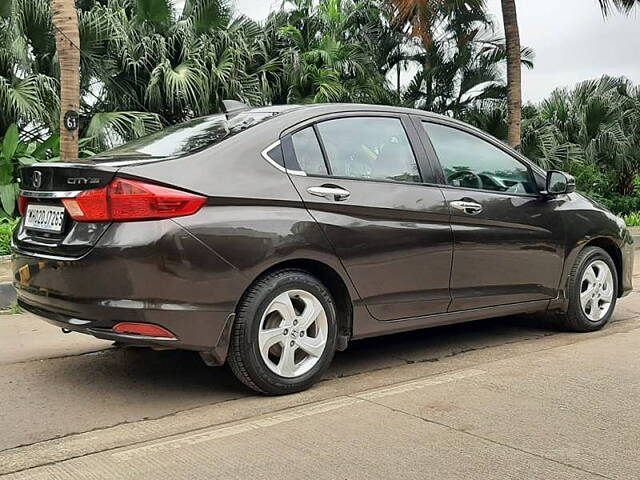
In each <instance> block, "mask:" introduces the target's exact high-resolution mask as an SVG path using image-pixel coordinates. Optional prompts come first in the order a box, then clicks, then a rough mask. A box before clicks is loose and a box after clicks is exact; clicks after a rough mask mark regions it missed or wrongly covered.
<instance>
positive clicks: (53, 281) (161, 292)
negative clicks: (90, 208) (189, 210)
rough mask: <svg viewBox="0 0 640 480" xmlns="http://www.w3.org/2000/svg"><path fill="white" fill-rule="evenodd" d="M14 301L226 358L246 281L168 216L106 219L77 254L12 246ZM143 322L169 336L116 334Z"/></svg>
mask: <svg viewBox="0 0 640 480" xmlns="http://www.w3.org/2000/svg"><path fill="white" fill-rule="evenodd" d="M13 273H14V286H15V287H16V291H17V296H18V304H19V305H20V306H21V307H22V308H24V309H25V310H27V311H29V312H32V313H34V314H36V315H38V316H40V317H42V318H44V319H45V320H46V321H48V322H49V323H52V324H53V325H56V326H58V327H60V328H64V329H68V330H72V331H76V332H81V333H86V334H89V335H93V336H94V337H97V338H101V339H106V340H113V341H118V342H122V343H127V344H135V345H148V346H155V347H159V346H161V347H171V348H180V349H188V350H197V351H206V352H212V353H213V355H214V356H215V357H218V356H220V358H219V359H218V360H219V363H222V362H223V361H224V359H225V358H226V348H227V343H228V333H229V331H230V328H231V325H232V322H233V312H234V310H235V303H236V302H237V300H238V299H239V298H240V296H241V294H242V292H243V291H244V289H245V288H246V280H245V279H244V277H243V276H242V275H241V274H240V273H239V272H238V271H237V270H236V269H234V268H233V267H232V266H231V265H229V263H227V262H225V261H224V260H223V259H221V258H220V257H219V256H218V255H217V254H216V253H215V252H213V251H212V250H211V249H209V248H207V247H206V246H205V245H203V244H202V243H201V242H200V241H198V240H197V239H195V238H194V237H193V236H192V235H191V234H190V233H189V232H187V231H186V230H184V229H183V228H182V227H180V226H179V225H177V224H176V223H175V222H173V221H171V220H165V221H156V222H133V223H122V224H112V225H111V226H110V227H109V229H108V230H107V231H106V232H105V233H104V235H103V236H102V237H101V239H100V240H99V242H98V244H97V245H96V246H95V247H94V248H93V249H92V250H91V251H90V252H88V253H87V254H86V255H84V256H83V257H81V258H55V257H47V256H45V255H38V254H33V255H32V254H30V253H29V252H20V251H16V252H14V254H13ZM120 322H136V323H151V324H155V325H159V326H161V327H163V328H165V329H167V330H169V331H171V332H172V333H173V334H174V335H175V337H176V339H170V340H169V339H163V338H158V337H143V336H136V335H130V334H118V333H116V332H114V331H113V327H114V326H115V325H116V324H117V323H120Z"/></svg>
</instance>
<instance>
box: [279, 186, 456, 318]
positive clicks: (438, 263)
mask: <svg viewBox="0 0 640 480" xmlns="http://www.w3.org/2000/svg"><path fill="white" fill-rule="evenodd" d="M291 179H292V181H293V183H294V185H295V186H296V188H297V190H298V192H299V193H300V196H301V197H302V199H303V201H304V203H305V205H306V207H307V209H308V210H309V212H310V213H311V215H313V217H314V218H315V219H316V221H317V222H318V223H319V224H320V226H321V227H322V229H323V231H324V232H325V233H326V235H327V237H328V239H329V241H330V242H331V244H332V245H333V247H334V248H335V250H336V254H337V255H338V257H339V258H340V260H341V261H342V263H343V264H344V266H345V269H346V270H347V272H348V274H349V276H350V277H351V280H352V281H353V283H354V285H355V287H356V289H357V290H358V293H359V294H360V296H361V297H362V299H363V301H364V303H365V305H366V306H367V309H368V310H369V312H370V313H371V315H372V316H374V317H375V318H377V319H378V320H394V319H398V318H406V317H414V316H421V315H427V314H433V313H442V312H446V311H447V307H448V306H449V302H450V295H449V275H450V270H451V256H452V235H451V227H450V225H449V215H448V210H447V206H446V204H445V201H444V196H443V194H442V191H441V190H440V189H439V188H437V187H430V186H423V185H406V184H393V183H385V182H372V181H362V180H351V179H327V178H324V179H323V178H318V177H302V176H297V175H291ZM324 185H330V186H331V187H334V188H335V187H338V188H340V189H343V190H346V191H348V192H349V193H350V196H349V198H347V199H345V200H338V201H336V200H333V199H328V198H325V197H318V196H315V195H312V194H310V193H309V192H308V189H309V188H315V187H321V186H324Z"/></svg>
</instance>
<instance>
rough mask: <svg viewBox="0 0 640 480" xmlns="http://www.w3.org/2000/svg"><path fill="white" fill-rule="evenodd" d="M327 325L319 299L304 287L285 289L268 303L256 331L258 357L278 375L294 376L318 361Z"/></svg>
mask: <svg viewBox="0 0 640 480" xmlns="http://www.w3.org/2000/svg"><path fill="white" fill-rule="evenodd" d="M328 332H329V326H328V322H327V315H326V312H325V310H324V307H323V306H322V304H321V303H320V301H319V300H318V299H317V298H316V297H315V296H314V295H312V294H311V293H309V292H307V291H305V290H288V291H286V292H283V293H281V294H280V295H278V296H277V297H276V298H274V299H273V300H272V301H271V303H270V304H269V305H268V306H267V309H266V310H265V312H264V314H263V315H262V319H261V320H260V329H259V331H258V347H259V349H260V356H261V357H262V360H263V361H264V363H265V364H266V365H267V367H268V368H269V369H270V370H271V371H272V372H274V373H275V374H277V375H280V376H281V377H286V378H295V377H299V376H300V375H303V374H305V373H306V372H308V371H309V370H311V369H312V368H313V366H314V365H315V364H316V363H318V361H319V360H320V358H321V357H322V354H323V353H324V350H325V347H326V345H327V338H328Z"/></svg>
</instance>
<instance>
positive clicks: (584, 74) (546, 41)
mask: <svg viewBox="0 0 640 480" xmlns="http://www.w3.org/2000/svg"><path fill="white" fill-rule="evenodd" d="M183 2H184V0H177V3H178V4H180V3H183ZM235 3H236V9H237V10H238V11H239V12H241V13H243V14H245V15H247V16H249V17H251V18H253V19H255V20H263V19H264V18H266V16H267V15H268V14H269V11H270V10H271V9H273V8H276V6H277V5H280V0H235ZM487 4H488V7H489V11H490V12H491V13H492V14H493V16H494V19H495V21H496V25H498V26H499V27H500V28H501V27H502V14H501V10H500V0H487ZM516 5H517V8H518V22H519V24H520V40H521V43H522V45H526V46H527V47H531V48H533V49H534V50H535V54H536V59H535V68H534V69H533V70H526V69H525V70H524V71H523V78H522V95H523V99H524V100H525V101H533V102H536V101H539V100H541V99H543V98H544V97H546V96H547V95H548V94H549V93H551V91H552V90H553V89H555V88H557V87H570V86H572V85H574V84H575V83H577V82H580V81H582V80H586V79H590V78H598V77H601V76H602V75H604V74H609V75H614V76H619V75H625V76H627V77H628V78H630V79H631V80H632V81H633V82H634V83H636V84H638V83H640V9H636V11H635V12H633V13H632V14H631V15H630V16H627V17H625V16H623V15H620V14H618V13H615V14H614V15H612V16H610V17H609V18H608V19H606V20H605V19H603V17H602V14H601V13H600V9H599V7H598V2H597V0H518V1H517V2H516Z"/></svg>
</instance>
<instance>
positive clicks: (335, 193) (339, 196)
mask: <svg viewBox="0 0 640 480" xmlns="http://www.w3.org/2000/svg"><path fill="white" fill-rule="evenodd" d="M307 192H309V193H310V194H311V195H315V196H316V197H324V198H326V199H328V200H333V201H335V202H340V201H342V200H346V199H347V198H349V197H350V196H351V192H350V191H349V190H345V189H344V188H341V187H337V186H335V185H322V186H320V187H309V188H307Z"/></svg>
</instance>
